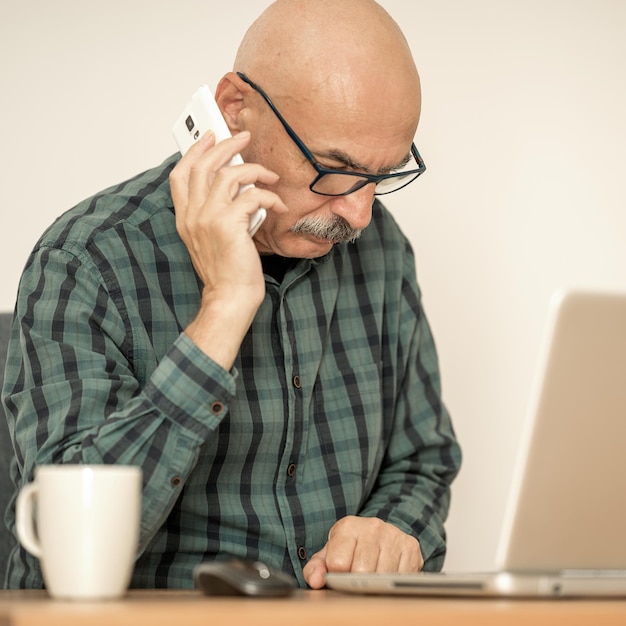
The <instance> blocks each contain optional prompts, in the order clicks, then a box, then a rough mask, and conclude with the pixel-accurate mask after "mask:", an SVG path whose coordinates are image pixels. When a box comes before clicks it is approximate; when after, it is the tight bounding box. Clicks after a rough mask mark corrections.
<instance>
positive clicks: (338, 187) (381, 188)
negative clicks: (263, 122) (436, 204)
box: [237, 72, 426, 196]
mask: <svg viewBox="0 0 626 626" xmlns="http://www.w3.org/2000/svg"><path fill="white" fill-rule="evenodd" d="M237 76H239V78H241V80H243V81H244V82H245V83H247V84H248V85H250V87H252V89H254V90H255V91H257V92H258V93H259V94H260V95H261V97H262V98H263V100H265V102H267V104H268V106H269V107H270V109H272V111H273V112H274V114H275V115H276V117H277V118H278V120H279V121H280V123H281V124H282V125H283V127H284V129H285V130H286V131H287V134H288V135H289V136H290V137H291V139H292V140H293V142H294V143H295V144H296V146H298V148H299V150H300V152H302V154H303V155H304V157H305V158H306V160H307V161H308V162H309V163H310V164H311V165H312V166H313V168H314V169H315V171H316V172H317V176H316V177H315V179H314V180H313V182H312V183H311V184H310V185H309V189H310V190H311V191H312V192H313V193H317V194H319V195H322V196H347V195H348V194H350V193H354V192H355V191H358V190H359V189H362V188H363V187H365V185H369V184H370V183H374V184H375V185H376V186H375V190H374V194H375V195H377V196H382V195H384V194H387V193H391V192H393V191H398V189H402V187H406V186H407V185H408V184H409V183H412V182H413V181H414V180H415V179H416V178H417V177H418V176H420V175H421V174H423V173H424V172H425V171H426V165H425V164H424V161H423V159H422V157H421V156H420V153H419V152H418V151H417V148H416V147H415V144H414V143H412V144H411V153H410V155H409V156H408V157H407V159H406V163H404V164H403V165H402V166H401V167H400V168H398V169H396V170H395V171H393V172H390V173H388V174H362V173H359V172H349V171H345V170H334V169H331V168H328V167H324V166H323V165H320V164H319V163H318V162H317V161H316V160H315V157H314V156H313V153H312V152H311V151H310V150H309V149H308V148H307V147H306V146H305V145H304V142H303V141H302V140H301V139H300V137H298V135H296V133H295V132H294V130H293V129H292V128H291V126H289V124H287V122H286V121H285V118H284V117H283V116H282V115H281V114H280V113H279V112H278V109H277V108H276V107H275V106H274V104H273V103H272V101H271V100H270V98H269V96H268V95H267V94H266V93H265V92H264V91H263V89H261V87H259V86H258V85H257V84H255V83H253V82H252V81H251V80H250V79H249V78H248V77H247V76H246V75H245V74H243V73H241V72H237Z"/></svg>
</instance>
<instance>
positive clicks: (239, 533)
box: [3, 157, 460, 587]
mask: <svg viewBox="0 0 626 626" xmlns="http://www.w3.org/2000/svg"><path fill="white" fill-rule="evenodd" d="M176 160H177V157H171V158H170V159H168V160H167V161H165V162H164V163H163V164H162V165H161V166H159V167H157V168H155V169H152V170H150V171H148V172H145V173H143V174H141V175H139V176H137V177H135V178H134V179H132V180H130V181H127V182H125V183H123V184H121V185H119V186H117V187H114V188H111V189H108V190H106V191H104V192H102V193H100V194H98V195H96V196H94V197H92V198H90V199H88V200H86V201H84V202H82V203H81V204H79V205H78V206H77V207H75V208H74V209H73V210H71V211H69V212H67V213H66V214H64V215H63V216H61V218H59V219H58V220H57V221H56V223H55V224H54V225H53V226H52V227H51V228H50V229H49V230H48V231H47V232H46V233H45V234H44V235H43V237H42V238H41V239H40V241H39V242H38V244H37V245H36V247H35V249H34V251H33V253H32V255H31V256H30V258H29V260H28V263H27V266H26V269H25V271H24V274H23V277H22V280H21V283H20V289H19V295H18V300H17V316H16V321H15V324H14V328H13V336H12V342H11V345H10V347H9V359H8V364H7V372H6V380H5V387H4V390H3V400H4V403H5V407H6V411H7V414H8V420H9V428H10V431H11V433H12V436H13V438H14V442H15V448H16V453H17V459H16V460H17V463H16V464H15V467H14V480H15V483H16V485H17V486H21V485H23V484H25V482H26V481H28V480H31V479H32V477H33V472H34V469H35V466H37V465H40V464H45V463H121V464H132V465H138V466H140V467H141V468H142V469H143V473H144V478H143V480H144V488H143V503H142V504H143V513H142V520H141V538H140V549H139V556H138V560H137V562H136V566H135V571H134V575H133V581H132V584H133V586H135V587H190V586H192V569H193V566H194V565H196V564H197V563H199V562H200V561H202V560H207V559H212V558H215V557H220V556H224V555H234V556H239V557H243V558H248V559H257V558H260V559H263V560H265V561H266V562H268V563H269V564H270V565H272V566H275V567H278V568H280V569H283V570H285V571H288V572H293V573H294V574H295V575H296V577H297V578H298V580H299V582H300V584H301V585H302V586H304V585H305V582H304V579H303V577H302V567H303V565H304V564H305V562H306V560H307V559H308V558H309V557H310V556H311V555H312V554H313V553H314V552H316V551H317V550H319V549H320V548H322V546H323V545H324V543H325V542H326V537H327V535H328V531H329V529H330V527H331V526H332V525H333V523H334V522H336V521H337V520H338V519H339V518H341V517H343V516H345V515H362V516H376V517H379V518H381V519H383V520H386V521H388V522H390V523H392V524H395V525H396V526H397V527H399V528H400V529H402V530H403V531H405V532H408V533H411V534H413V535H414V536H415V537H417V538H418V539H419V541H420V543H421V547H422V552H423V556H424V558H425V561H426V568H427V569H438V568H441V566H442V563H443V557H444V554H445V534H444V528H443V522H444V519H445V517H446V514H447V511H448V505H449V485H450V482H451V481H452V479H453V478H454V476H455V475H456V473H457V471H458V467H459V463H460V451H459V447H458V445H457V443H456V440H455V437H454V433H453V430H452V426H451V423H450V419H449V416H448V413H447V411H446V409H445V407H444V405H443V404H442V401H441V395H440V383H439V373H438V365H437V356H436V352H435V347H434V344H433V339H432V336H431V333H430V330H429V327H428V323H427V321H426V318H425V316H424V312H423V309H422V305H421V302H420V293H419V289H418V287H417V282H416V278H415V268H414V258H413V253H412V250H411V247H410V245H409V243H408V241H407V240H406V238H405V237H404V236H403V235H402V233H401V232H400V230H399V228H398V226H397V225H396V223H395V222H394V220H393V219H392V218H391V216H390V215H389V213H388V212H387V211H386V209H385V208H384V207H383V206H382V205H381V204H380V203H378V202H377V203H376V205H375V207H374V214H373V220H372V223H371V225H370V226H368V228H367V229H366V230H365V232H364V234H363V236H362V237H361V239H360V240H358V242H357V243H355V244H340V245H337V246H335V247H334V249H333V250H332V251H331V252H330V253H328V254H327V255H326V256H324V257H322V258H320V259H316V260H300V261H297V262H296V263H295V264H294V265H293V267H291V268H290V269H289V270H288V271H287V273H286V275H285V277H284V279H283V280H282V282H281V283H280V284H279V283H278V282H276V281H275V280H274V279H273V278H271V277H270V276H266V277H265V278H266V295H265V300H264V301H263V304H262V305H261V307H260V309H259V311H258V313H257V315H256V317H255V319H254V322H253V324H252V327H251V328H250V330H249V332H248V334H247V336H246V338H245V340H244V342H243V344H242V346H241V350H240V353H239V356H238V358H237V360H236V363H235V366H234V367H233V369H232V371H230V372H227V371H224V370H223V369H222V368H220V367H219V366H218V365H217V364H216V363H215V362H213V361H212V360H211V359H210V358H208V357H207V356H206V355H205V354H204V353H203V352H201V351H200V350H199V349H198V348H197V347H196V346H195V344H193V343H192V342H191V340H190V339H189V338H188V337H187V336H186V335H185V334H184V333H183V332H182V331H183V329H184V328H185V327H186V326H187V324H189V322H190V321H191V320H192V319H193V318H194V316H195V314H196V313H197V310H198V306H199V300H200V292H201V285H200V284H199V281H198V278H197V276H196V274H195V272H194V270H193V267H192V264H191V262H190V259H189V256H188V254H187V250H186V248H185V246H184V244H183V243H182V241H181V240H180V238H179V236H178V234H177V232H176V227H175V219H174V210H173V206H172V200H171V195H170V189H169V182H168V175H169V172H170V171H171V169H172V167H173V166H174V164H175V163H176ZM7 521H8V524H9V526H10V527H13V526H14V519H13V512H12V509H9V511H8V514H7ZM8 582H9V585H10V586H11V587H39V586H41V585H42V584H43V583H42V578H41V573H40V568H39V564H38V562H37V560H36V559H34V558H32V557H31V556H30V555H28V554H27V553H26V552H25V551H24V550H17V551H15V552H14V554H13V555H12V559H11V563H10V565H9V571H8Z"/></svg>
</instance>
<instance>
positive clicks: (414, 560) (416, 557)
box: [398, 539, 424, 573]
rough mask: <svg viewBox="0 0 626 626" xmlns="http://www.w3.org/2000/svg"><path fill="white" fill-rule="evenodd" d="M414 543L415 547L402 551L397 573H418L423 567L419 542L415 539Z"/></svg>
mask: <svg viewBox="0 0 626 626" xmlns="http://www.w3.org/2000/svg"><path fill="white" fill-rule="evenodd" d="M414 541H415V545H413V546H411V547H410V548H409V549H406V550H403V551H402V554H401V556H400V562H399V564H398V571H399V572H403V573H404V572H419V571H420V570H421V569H422V568H423V567H424V558H423V557H422V550H421V548H420V545H419V541H417V539H415V540H414Z"/></svg>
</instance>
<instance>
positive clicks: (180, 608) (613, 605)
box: [0, 591, 626, 626]
mask: <svg viewBox="0 0 626 626" xmlns="http://www.w3.org/2000/svg"><path fill="white" fill-rule="evenodd" d="M144 624H145V625H149V626H166V625H167V626H196V625H198V626H200V625H202V626H222V625H223V626H240V625H241V626H244V625H245V626H283V625H285V626H351V625H352V624H355V625H356V626H402V625H404V624H411V625H412V624H416V625H419V626H451V625H454V626H493V625H495V624H498V625H500V624H506V626H519V625H521V624H532V626H544V625H548V624H549V625H550V626H560V625H563V626H589V625H592V626H605V625H606V626H618V625H619V626H624V625H625V624H626V599H624V600H601V601H600V600H540V601H535V600H486V599H463V600H462V599H434V598H432V599H431V598H400V597H397V598H391V597H373V596H368V597H365V596H348V595H342V594H340V593H337V592H333V591H298V592H296V593H295V594H294V595H293V596H291V597H289V598H284V599H277V600H272V599H263V600H257V599H250V598H208V597H206V596H203V595H202V594H200V593H199V592H196V591H131V592H130V593H129V594H128V596H127V597H126V598H124V599H123V600H119V601H112V602H62V601H59V600H51V599H50V598H49V597H48V596H47V595H46V593H45V592H41V591H0V626H79V625H80V626H85V625H88V626H143V625H144Z"/></svg>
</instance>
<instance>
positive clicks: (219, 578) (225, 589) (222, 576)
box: [193, 559, 297, 597]
mask: <svg viewBox="0 0 626 626" xmlns="http://www.w3.org/2000/svg"><path fill="white" fill-rule="evenodd" d="M193 575H194V581H195V583H196V587H197V588H198V589H201V590H202V591H203V592H204V593H205V594H206V595H209V596H256V597H261V596H265V597H270V596H271V597H279V596H286V595H289V594H290V593H291V592H292V591H293V590H294V589H295V588H296V587H297V583H296V580H295V578H293V576H290V575H289V574H286V573H285V572H281V571H279V570H276V569H273V568H271V567H269V566H267V565H265V563H262V562H261V561H242V560H241V559H230V560H228V561H207V562H206V563H201V564H200V565H197V566H196V567H195V569H194V574H193Z"/></svg>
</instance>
